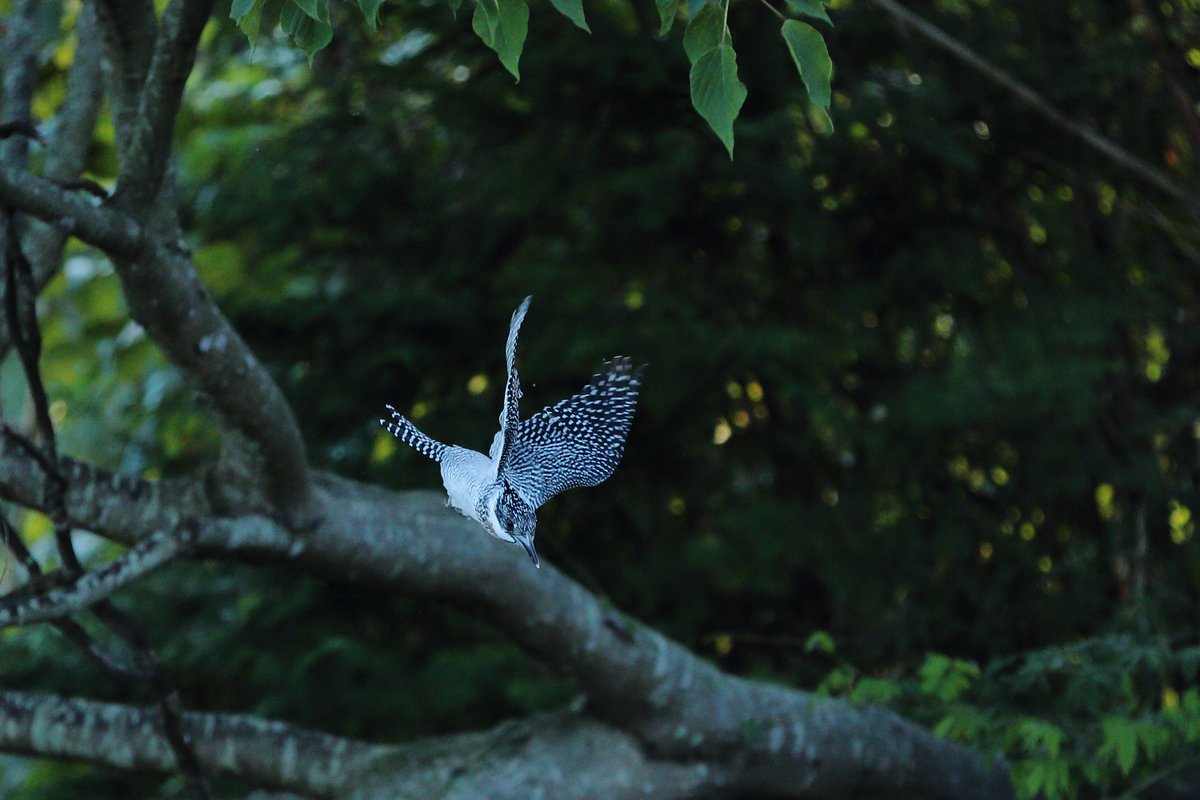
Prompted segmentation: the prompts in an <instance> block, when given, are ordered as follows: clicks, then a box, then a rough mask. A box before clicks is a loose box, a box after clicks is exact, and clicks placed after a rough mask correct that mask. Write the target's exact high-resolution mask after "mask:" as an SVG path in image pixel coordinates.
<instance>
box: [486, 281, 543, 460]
mask: <svg viewBox="0 0 1200 800" xmlns="http://www.w3.org/2000/svg"><path fill="white" fill-rule="evenodd" d="M532 299H533V298H532V297H526V298H525V299H524V300H522V301H521V305H519V306H517V310H516V311H514V312H513V315H512V322H510V323H509V324H508V342H507V343H505V345H504V362H505V365H506V366H507V368H508V378H507V380H506V381H505V383H504V402H503V404H502V405H501V406H500V433H499V434H497V436H496V439H495V440H494V441H493V442H492V449H491V452H490V453H489V455H490V456H491V457H492V458H493V459H497V460H498V461H499V463H500V464H504V462H505V460H506V459H507V457H508V449H509V447H510V445H511V442H512V435H511V434H512V432H513V431H515V430H516V429H517V425H518V423H519V421H520V418H519V416H518V412H517V401H519V400H520V399H521V380H520V378H519V377H517V367H516V361H517V334H518V333H520V331H521V323H522V322H524V321H525V312H527V311H529V301H530V300H532Z"/></svg>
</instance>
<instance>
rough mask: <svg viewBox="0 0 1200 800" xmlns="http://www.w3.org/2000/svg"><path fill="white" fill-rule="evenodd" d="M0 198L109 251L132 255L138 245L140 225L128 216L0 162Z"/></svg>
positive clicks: (115, 254) (111, 253) (139, 243)
mask: <svg viewBox="0 0 1200 800" xmlns="http://www.w3.org/2000/svg"><path fill="white" fill-rule="evenodd" d="M0 202H3V203H7V204H8V205H10V206H12V207H13V208H15V209H17V210H18V211H24V212H26V213H28V214H32V215H33V216H35V217H38V218H39V219H42V220H45V221H46V222H48V223H50V224H51V225H55V226H57V227H59V228H60V229H62V230H63V231H65V232H66V233H70V234H73V235H75V236H78V237H79V238H80V239H82V240H83V241H85V242H87V243H88V244H94V245H95V246H96V247H99V248H100V249H101V250H104V251H105V252H107V253H109V254H110V255H114V256H118V257H120V256H127V257H132V256H134V255H136V254H137V253H138V252H140V250H141V248H142V241H143V237H142V229H141V226H140V225H138V223H136V222H135V221H133V220H132V219H130V218H129V217H127V216H125V215H124V214H121V213H119V212H117V211H113V210H112V209H109V208H105V207H103V206H97V205H96V204H95V203H93V202H92V201H90V200H87V199H85V198H83V197H81V196H79V195H78V194H76V193H74V192H69V191H67V190H66V189H63V188H62V187H61V186H59V185H58V184H56V183H55V182H54V181H51V180H47V179H45V178H39V177H38V176H37V175H34V174H33V173H31V172H26V171H25V170H23V169H19V168H16V167H10V166H6V165H0Z"/></svg>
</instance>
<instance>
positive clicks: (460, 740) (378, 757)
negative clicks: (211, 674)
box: [0, 692, 721, 800]
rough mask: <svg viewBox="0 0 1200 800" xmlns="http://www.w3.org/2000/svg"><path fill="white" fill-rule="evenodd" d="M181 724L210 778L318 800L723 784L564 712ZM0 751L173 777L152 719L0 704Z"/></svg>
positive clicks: (714, 774) (517, 798) (567, 797)
mask: <svg viewBox="0 0 1200 800" xmlns="http://www.w3.org/2000/svg"><path fill="white" fill-rule="evenodd" d="M183 719H184V724H185V726H186V728H187V730H188V732H189V733H190V734H191V735H192V737H193V738H194V739H195V740H196V742H197V747H196V751H197V754H198V757H199V758H200V761H201V764H202V765H203V766H204V768H205V769H206V770H207V771H209V772H212V773H214V774H221V775H225V776H229V777H234V778H240V779H242V780H245V781H248V782H250V783H253V784H256V785H259V786H263V787H269V788H273V789H284V790H291V791H298V792H303V793H305V794H311V795H316V796H320V797H356V798H378V799H379V800H385V798H386V800H393V799H394V798H407V797H412V798H430V797H438V798H443V800H475V799H476V798H479V797H487V798H489V800H527V799H528V798H530V797H551V798H555V800H584V798H588V799H590V800H624V799H625V798H630V800H632V798H646V797H653V798H655V800H671V799H672V798H680V799H682V798H689V797H696V796H698V795H700V794H702V793H703V792H704V791H705V790H707V789H711V788H713V787H714V786H717V785H719V784H720V782H721V773H720V772H719V771H718V770H715V769H713V768H711V767H709V766H707V765H705V764H701V763H690V764H679V763H673V762H670V761H661V760H654V759H652V758H651V757H649V756H647V755H646V753H645V752H644V749H643V748H642V747H641V746H640V744H639V743H638V742H637V741H636V740H635V739H633V738H632V737H630V736H629V735H628V734H625V733H622V732H621V731H619V730H615V729H613V728H611V727H610V726H607V725H604V724H603V723H600V722H597V721H596V720H593V719H590V718H589V717H587V716H580V715H576V714H570V713H553V714H544V715H540V716H537V717H533V718H531V719H528V720H522V721H518V722H507V723H503V724H501V725H499V726H497V727H496V728H493V729H492V730H489V731H485V732H481V733H467V734H458V735H454V736H444V737H435V738H430V739H424V740H420V741H417V742H413V743H409V744H404V745H398V746H380V745H370V744H367V743H364V742H359V741H354V740H349V739H340V738H336V737H333V736H328V735H325V734H320V733H315V732H312V731H308V730H304V729H302V728H297V727H292V726H289V725H285V724H282V723H279V722H269V721H266V720H262V719H258V718H255V717H247V716H239V715H230V714H195V713H187V714H184V717H183ZM0 750H5V751H8V752H16V753H23V754H28V755H39V756H49V757H55V758H68V759H76V760H84V761H91V762H94V763H102V764H107V765H110V766H114V767H119V768H122V769H135V770H149V771H166V770H168V769H169V768H170V755H169V753H168V751H167V748H166V745H165V743H164V742H163V741H162V738H161V736H160V735H159V734H158V732H157V731H156V730H155V729H154V726H153V716H152V714H151V713H150V712H149V711H147V710H144V709H139V708H134V707H130V706H123V705H115V704H110V703H97V702H92V701H87V700H80V699H74V698H63V697H57V696H53V695H39V694H27V693H20V692H2V693H0Z"/></svg>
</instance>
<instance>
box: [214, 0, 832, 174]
mask: <svg viewBox="0 0 1200 800" xmlns="http://www.w3.org/2000/svg"><path fill="white" fill-rule="evenodd" d="M269 1H270V0H234V2H233V3H232V5H231V7H230V12H229V15H230V18H232V19H233V21H234V22H235V23H236V24H237V25H238V27H239V28H241V29H242V32H243V33H245V34H246V37H247V39H248V40H249V41H250V44H251V45H254V44H256V43H257V41H258V35H259V32H260V29H261V24H262V13H263V9H264V7H265V6H266V5H267V4H268V2H269ZM550 1H551V4H552V5H553V6H554V8H555V9H557V10H558V12H559V13H561V14H562V15H563V16H565V17H566V18H567V19H569V20H571V21H572V22H573V23H575V25H576V26H577V27H579V28H581V29H582V30H584V31H585V32H587V33H591V32H592V30H591V28H590V27H589V26H588V23H587V19H586V18H585V16H584V11H583V1H582V0H550ZM282 2H283V5H282V10H281V11H280V14H279V26H280V29H281V30H282V31H283V33H284V35H286V36H287V37H288V38H289V39H290V41H291V42H292V44H293V45H295V46H296V47H298V48H299V49H301V50H302V51H304V53H305V55H307V56H308V60H309V63H310V64H311V63H312V59H313V56H314V54H315V53H316V52H317V51H319V50H322V49H324V48H325V47H327V46H328V45H329V43H330V42H331V41H332V40H333V28H332V26H331V25H330V23H329V0H282ZM383 2H384V0H358V5H359V8H360V9H361V10H362V13H363V15H364V17H365V18H366V20H367V24H368V25H369V26H370V27H371V29H372V30H375V29H377V27H378V21H379V9H380V7H381V6H382V5H383ZM446 2H447V3H448V5H449V6H450V10H451V11H452V12H454V13H455V14H457V12H458V9H459V7H460V6H461V4H462V0H446ZM730 2H731V0H724V2H722V0H702V1H701V2H699V3H689V4H686V7H687V9H688V10H689V11H690V12H691V21H690V22H689V23H688V31H693V30H695V31H696V33H694V34H693V35H692V36H691V38H690V40H689V36H688V34H686V33H685V35H684V50H685V51H686V52H687V56H688V60H689V61H690V62H691V64H692V73H691V78H690V85H691V96H692V105H693V107H694V108H695V109H696V111H697V113H699V114H700V116H701V117H703V118H704V120H705V121H706V122H707V123H708V124H709V126H710V127H711V128H712V130H713V132H714V133H716V134H717V137H718V138H719V139H720V140H721V142H722V144H724V145H725V149H726V150H728V151H729V156H730V158H732V157H733V123H734V121H735V120H736V119H737V117H738V114H739V113H740V112H741V108H742V104H743V103H744V102H745V100H746V95H747V91H746V87H745V85H744V84H743V83H742V82H741V81H740V80H739V79H738V75H737V54H736V53H735V52H734V50H733V41H732V37H731V36H730V34H729V29H728V26H727V25H726V22H725V20H726V17H728V14H729V4H730ZM786 3H787V7H788V9H789V10H790V11H792V12H793V13H794V14H796V15H797V16H805V17H811V18H815V19H820V20H823V21H825V22H827V23H829V24H830V25H832V24H833V23H832V21H831V20H830V19H829V14H828V12H826V11H825V6H824V4H823V3H822V2H821V0H786ZM655 7H656V9H657V10H658V14H659V17H660V20H661V23H662V24H661V27H660V29H659V35H660V36H666V35H667V34H668V33H669V32H670V30H671V28H672V26H673V24H674V22H675V17H676V16H677V14H678V13H679V10H680V8H681V6H680V4H679V2H678V0H655ZM776 13H779V12H776ZM471 27H472V29H473V30H474V31H475V34H476V35H477V36H478V37H479V39H480V41H482V42H483V43H484V44H485V45H487V46H488V47H489V48H491V49H492V50H493V51H495V53H496V55H497V56H498V57H499V59H500V63H501V64H503V65H504V68H505V69H507V70H508V71H509V72H510V73H512V76H513V77H514V78H516V79H517V80H520V78H521V73H520V69H519V63H520V60H521V52H522V51H523V50H524V48H525V36H526V33H527V31H528V28H529V7H528V5H526V3H525V0H475V12H474V15H473V16H472V18H471ZM783 38H784V41H785V42H786V43H787V47H788V50H789V51H790V52H791V54H792V58H793V60H795V62H796V66H797V67H798V68H799V70H800V74H801V77H802V78H803V80H804V83H805V85H806V86H807V87H808V91H809V94H810V95H811V96H812V100H813V103H814V104H815V105H816V111H817V113H819V114H820V117H821V119H822V121H823V125H822V130H824V131H831V130H832V129H833V123H832V121H830V119H829V115H828V113H827V111H828V109H829V79H830V75H831V74H832V68H833V66H832V62H831V60H830V58H829V50H828V48H827V47H826V45H825V39H824V38H823V37H822V36H821V34H820V33H819V32H818V31H817V30H816V29H815V28H813V27H812V26H811V25H806V24H804V23H800V22H797V21H795V20H786V21H785V22H784V26H783Z"/></svg>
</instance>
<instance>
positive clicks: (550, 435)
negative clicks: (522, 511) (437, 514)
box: [500, 358, 642, 508]
mask: <svg viewBox="0 0 1200 800" xmlns="http://www.w3.org/2000/svg"><path fill="white" fill-rule="evenodd" d="M641 373H642V368H641V367H639V368H637V369H634V368H633V366H632V365H631V363H630V360H629V359H628V358H616V359H613V360H612V361H611V362H609V363H607V364H605V365H604V370H603V371H601V372H600V373H599V374H597V375H596V376H594V377H593V378H592V382H591V383H589V384H588V385H587V386H585V387H584V388H583V391H581V392H580V393H579V394H577V395H575V396H573V397H569V398H567V399H566V400H562V401H560V402H558V403H556V404H554V405H553V406H549V407H547V408H545V409H543V410H542V411H540V412H538V413H537V414H535V415H533V416H532V417H530V418H529V419H527V420H525V421H524V422H522V423H520V425H519V426H518V427H517V429H516V435H515V436H513V437H509V438H510V439H511V442H510V443H509V446H508V454H507V458H506V459H505V460H504V461H503V462H502V464H501V467H500V474H501V476H502V477H504V478H505V479H507V480H508V482H509V484H510V485H511V486H512V487H513V488H514V489H515V490H516V491H517V493H518V494H520V495H521V497H522V499H524V500H525V501H526V502H527V503H529V504H530V505H532V506H533V507H534V508H537V507H538V506H540V505H542V504H543V503H545V502H546V501H547V500H549V499H550V498H551V497H553V496H554V495H556V494H558V493H559V492H562V491H565V490H567V489H571V488H574V487H577V486H595V485H596V484H598V483H602V482H603V481H604V480H606V479H607V478H608V476H610V475H612V473H613V470H615V469H616V468H617V464H618V462H620V460H621V456H622V454H623V453H624V452H625V437H626V436H628V434H629V427H630V425H632V424H633V412H634V408H635V407H636V405H637V395H638V388H639V387H640V386H641Z"/></svg>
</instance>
